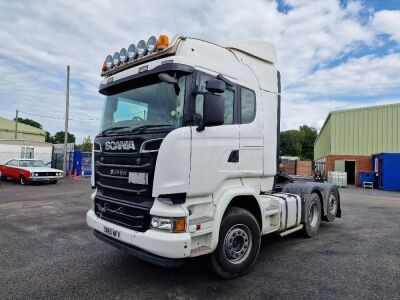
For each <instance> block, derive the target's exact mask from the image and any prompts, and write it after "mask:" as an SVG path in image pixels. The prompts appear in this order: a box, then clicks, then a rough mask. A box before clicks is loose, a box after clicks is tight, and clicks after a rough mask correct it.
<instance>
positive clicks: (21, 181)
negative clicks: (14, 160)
mask: <svg viewBox="0 0 400 300" xmlns="http://www.w3.org/2000/svg"><path fill="white" fill-rule="evenodd" d="M19 183H20V184H21V185H26V184H28V181H26V179H25V177H24V176H23V175H21V176H20V177H19Z"/></svg>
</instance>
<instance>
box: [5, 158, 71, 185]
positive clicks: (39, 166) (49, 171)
mask: <svg viewBox="0 0 400 300" xmlns="http://www.w3.org/2000/svg"><path fill="white" fill-rule="evenodd" d="M0 172H1V179H2V180H5V179H7V178H10V179H12V180H17V181H19V182H20V183H21V184H27V183H29V182H48V183H57V180H58V179H61V178H62V177H63V172H62V171H60V170H58V169H53V168H49V167H46V165H45V164H44V162H43V161H42V160H38V159H11V160H9V161H8V162H6V163H5V164H3V165H0Z"/></svg>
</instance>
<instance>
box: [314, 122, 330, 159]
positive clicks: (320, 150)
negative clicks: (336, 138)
mask: <svg viewBox="0 0 400 300" xmlns="http://www.w3.org/2000/svg"><path fill="white" fill-rule="evenodd" d="M331 142H332V141H331V118H329V120H328V121H327V122H326V123H325V126H324V127H323V129H322V131H321V134H320V135H319V136H318V139H317V141H316V143H315V145H314V159H315V160H317V159H320V158H322V157H325V156H328V155H329V154H330V152H331Z"/></svg>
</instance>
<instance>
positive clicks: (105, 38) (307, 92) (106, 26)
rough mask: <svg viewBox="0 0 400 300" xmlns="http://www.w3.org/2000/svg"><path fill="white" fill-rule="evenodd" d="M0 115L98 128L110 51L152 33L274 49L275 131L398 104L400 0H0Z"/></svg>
mask: <svg viewBox="0 0 400 300" xmlns="http://www.w3.org/2000/svg"><path fill="white" fill-rule="evenodd" d="M0 28H1V29H0V74H1V77H2V78H1V80H0V116H1V117H5V118H9V119H12V118H14V117H15V110H16V109H18V110H19V111H20V114H19V116H20V117H23V118H31V119H34V120H35V121H37V122H39V123H41V124H42V125H43V127H44V129H45V130H47V131H49V132H50V133H52V134H54V133H55V132H57V131H61V130H64V120H63V116H64V110H65V90H66V66H67V65H70V66H71V86H70V121H69V127H70V132H71V133H73V134H75V136H76V137H77V142H78V143H80V142H81V141H82V139H83V138H84V137H86V136H89V135H90V136H91V137H93V136H95V135H96V133H97V132H98V130H99V122H100V120H99V119H100V118H101V109H102V106H103V102H104V96H102V95H100V94H99V93H98V87H99V83H100V80H101V77H100V69H101V65H102V62H103V61H104V59H105V57H106V56H107V55H108V54H113V53H114V52H115V51H119V50H120V49H121V48H123V47H125V48H127V47H128V46H129V45H130V44H131V43H137V42H138V41H139V40H141V39H145V40H147V38H148V37H150V36H151V35H156V36H158V35H159V34H167V35H169V36H170V37H173V36H174V35H176V34H183V35H186V36H190V37H195V38H200V39H204V40H208V41H211V42H214V43H219V44H224V43H225V42H229V41H235V40H263V41H268V42H272V43H273V44H274V45H275V46H276V49H277V56H278V68H279V69H280V72H281V77H282V92H283V94H282V120H281V122H282V123H281V128H282V130H287V129H296V128H298V127H299V126H300V125H303V124H307V125H310V126H313V127H315V128H316V129H317V130H319V129H320V128H321V126H322V124H323V122H324V120H325V118H326V116H327V114H328V113H329V112H330V111H334V110H339V109H347V108H354V107H361V106H369V105H379V104H387V103H395V102H400V0H389V1H379V0H371V1H337V0H323V1H318V0H313V1H309V0H282V1H272V0H271V1H269V0H247V1H239V0H231V1H227V0H217V1H186V0H182V1H161V0H160V1H155V0H153V1H132V0H127V1H125V0H118V1H105V0H86V1H72V0H59V1H55V0H51V1H41V0H38V1H28V0H27V1H11V0H10V1H7V0H0Z"/></svg>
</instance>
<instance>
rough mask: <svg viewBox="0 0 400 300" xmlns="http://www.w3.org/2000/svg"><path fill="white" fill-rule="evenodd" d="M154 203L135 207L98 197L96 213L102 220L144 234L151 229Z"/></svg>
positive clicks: (96, 199) (149, 202) (145, 203)
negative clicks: (151, 213)
mask: <svg viewBox="0 0 400 300" xmlns="http://www.w3.org/2000/svg"><path fill="white" fill-rule="evenodd" d="M152 203H153V202H152V201H146V202H143V203H142V205H133V204H130V203H126V202H119V201H115V200H111V199H107V197H103V196H101V195H98V196H96V198H95V209H94V211H95V213H96V215H97V217H99V218H100V219H103V220H106V221H108V222H111V223H114V224H117V225H120V226H123V227H126V228H129V229H133V230H136V231H140V232H144V231H146V230H147V229H148V228H149V224H150V208H151V205H152Z"/></svg>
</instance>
